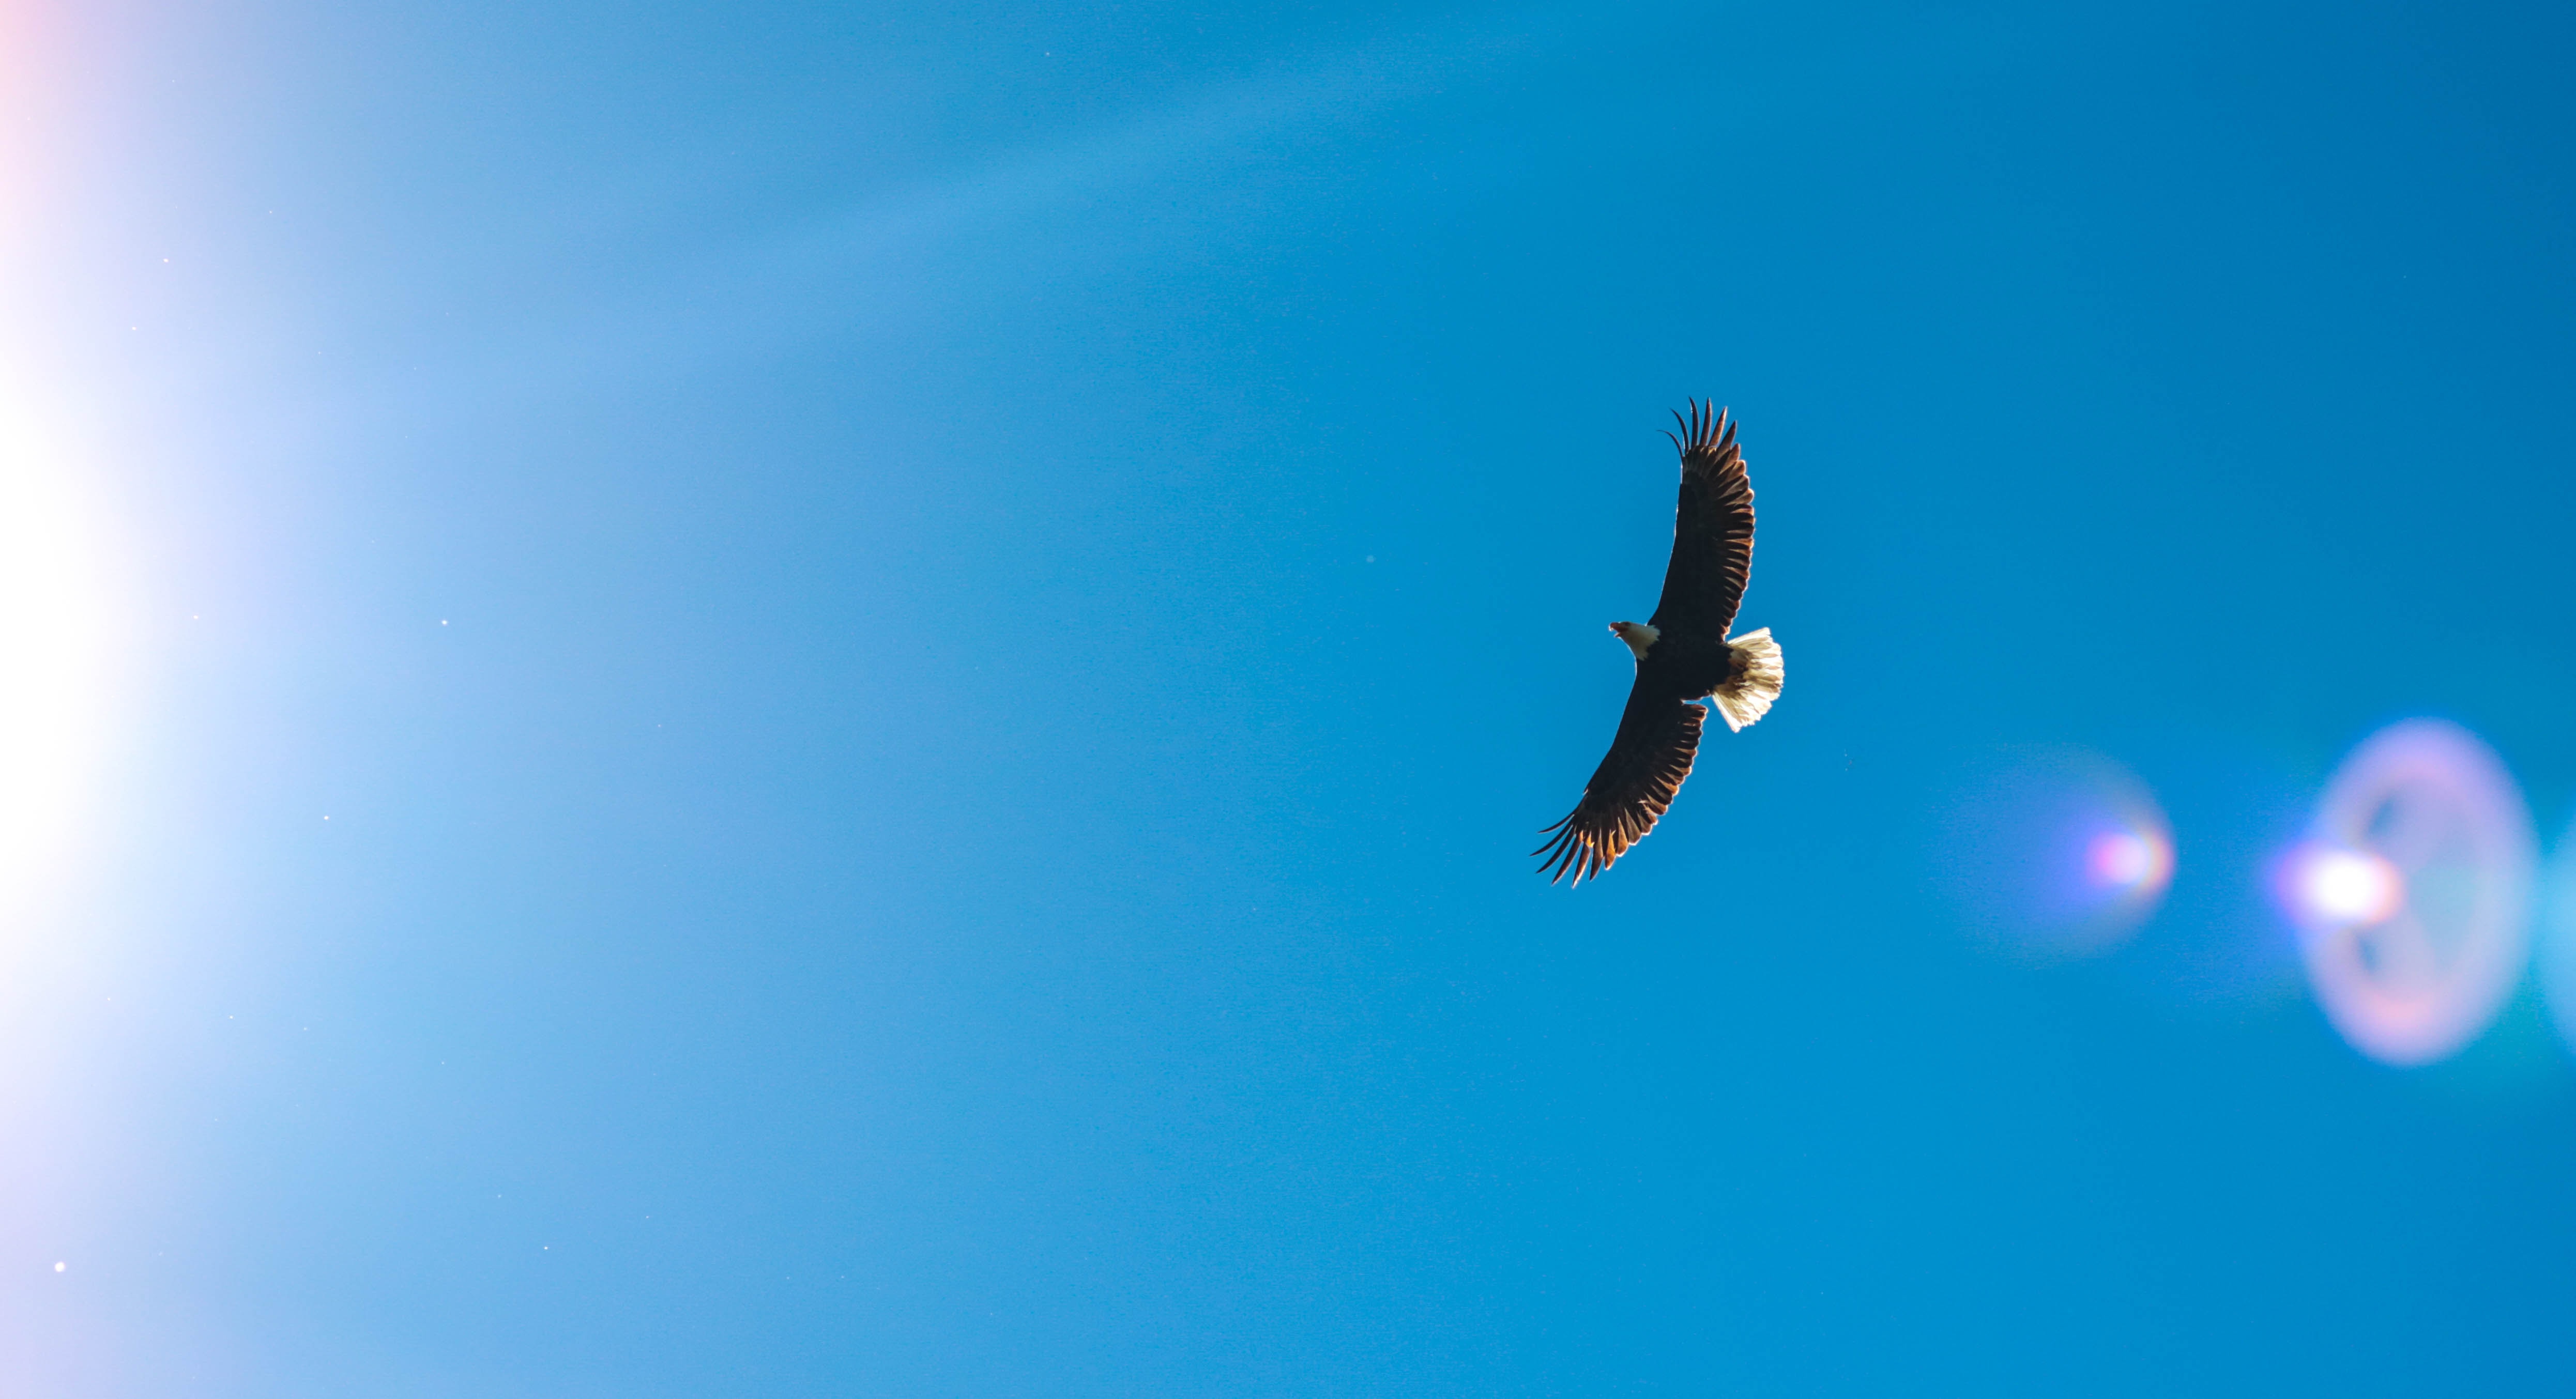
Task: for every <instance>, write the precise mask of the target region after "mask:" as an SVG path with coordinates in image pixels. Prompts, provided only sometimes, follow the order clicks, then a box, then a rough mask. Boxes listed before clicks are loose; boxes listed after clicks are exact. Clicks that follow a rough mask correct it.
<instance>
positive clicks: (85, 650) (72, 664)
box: [0, 442, 112, 911]
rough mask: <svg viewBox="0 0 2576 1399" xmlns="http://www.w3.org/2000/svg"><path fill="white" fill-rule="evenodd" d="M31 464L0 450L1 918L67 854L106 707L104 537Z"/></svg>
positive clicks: (69, 496)
mask: <svg viewBox="0 0 2576 1399" xmlns="http://www.w3.org/2000/svg"><path fill="white" fill-rule="evenodd" d="M34 455H35V454H34V453H33V452H30V451H29V450H27V449H26V448H25V447H24V446H23V445H21V444H19V443H14V442H12V443H6V444H0V911H8V910H11V909H14V908H16V907H17V906H18V905H20V904H21V903H22V902H23V901H24V900H25V899H26V897H27V896H29V895H30V894H31V893H33V892H34V891H35V888H36V885H37V884H38V882H39V881H40V879H41V877H42V876H43V875H45V874H46V873H48V872H49V871H53V870H56V869H59V868H60V867H61V865H62V863H63V861H64V859H65V858H66V856H67V855H68V854H69V853H70V851H69V844H70V840H71V837H72V834H73V832H74V830H75V828H76V827H77V825H78V822H79V818H80V816H81V813H82V809H83V808H84V807H85V806H86V805H87V803H86V801H85V800H84V798H85V797H86V796H87V795H88V793H89V789H90V787H91V786H92V785H93V783H94V775H95V765H96V762H97V759H98V758H99V756H100V753H101V743H100V740H101V739H102V737H103V736H104V735H103V732H102V730H103V727H104V722H105V711H106V710H107V708H108V706H109V703H110V700H111V696H110V694H109V693H108V689H109V686H108V684H107V670H108V659H109V653H110V650H111V646H110V635H111V632H112V618H111V615H110V614H111V609H110V608H109V607H108V605H107V601H106V589H105V587H104V582H105V579H104V576H103V575H104V572H105V570H104V569H103V568H102V566H101V556H100V551H99V549H98V547H97V538H96V535H95V532H94V531H93V529H92V528H91V527H90V520H89V518H88V515H87V512H85V511H84V510H82V509H81V508H80V502H79V501H78V500H77V499H76V498H75V496H74V494H73V492H71V491H70V490H69V489H67V487H66V482H65V481H64V480H63V479H62V477H61V476H60V475H58V474H56V473H53V472H50V471H48V470H46V469H44V468H43V467H41V466H39V465H38V464H36V462H34V461H33V460H31V458H32V457H33V456H34Z"/></svg>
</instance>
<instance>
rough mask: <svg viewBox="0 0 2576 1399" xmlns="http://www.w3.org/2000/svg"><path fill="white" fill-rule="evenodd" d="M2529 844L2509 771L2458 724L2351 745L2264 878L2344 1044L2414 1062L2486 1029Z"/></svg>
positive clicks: (2403, 730)
mask: <svg viewBox="0 0 2576 1399" xmlns="http://www.w3.org/2000/svg"><path fill="white" fill-rule="evenodd" d="M2537 845H2538V842H2537V840H2536V839H2535V837H2534V836H2533V834H2532V829H2531V816H2530V812H2529V809H2528V808H2527V807H2525V806H2524V804H2523V800H2522V793H2521V791H2520V789H2518V788H2517V787H2516V786H2515V785H2514V781H2513V777H2512V775H2511V774H2509V773H2507V772H2506V771H2505V768H2504V764H2503V763H2502V762H2500V761H2498V760H2497V758H2496V755H2495V753H2494V752H2493V751H2492V750H2490V749H2489V748H2488V747H2487V746H2486V745H2485V744H2484V743H2481V742H2479V741H2478V739H2477V738H2476V736H2474V735H2472V734H2471V733H2469V732H2468V731H2467V730H2466V729H2462V728H2460V727H2459V726H2457V725H2455V724H2447V723H2442V722H2440V721H2438V720H2431V719H2412V720H2408V721H2406V722H2404V723H2400V724H2394V725H2391V726H2390V727H2388V728H2386V729H2383V730H2381V731H2380V732H2378V733H2376V734H2373V735H2372V736H2371V737H2370V738H2369V739H2367V740H2365V741H2364V742H2363V743H2362V745H2361V746H2360V747H2358V748H2356V749H2354V750H2353V752H2352V754H2351V756H2349V757H2347V758H2346V759H2345V760H2344V763H2343V766H2342V767H2340V768H2339V769H2337V770H2336V772H2335V776H2334V779H2333V781H2331V782H2330V783H2328V784H2327V787H2326V791H2325V795H2324V796H2323V797H2322V798H2321V799H2320V800H2319V801H2318V804H2317V811H2316V816H2315V819H2314V821H2313V822H2312V824H2311V827H2310V832H2309V836H2308V838H2307V839H2306V840H2305V841H2303V842H2301V843H2300V844H2298V845H2297V846H2295V847H2293V848H2292V849H2291V850H2289V851H2288V852H2287V853H2286V854H2284V855H2283V856H2282V858H2281V859H2280V860H2279V861H2278V862H2277V863H2276V864H2275V866H2274V868H2273V872H2272V887H2273V893H2274V896H2275V898H2276V899H2277V900H2278V901H2279V903H2280V905H2281V907H2282V909H2283V910H2284V911H2285V912H2286V913H2287V914H2288V915H2289V918H2290V921H2291V922H2292V924H2293V925H2294V926H2296V927H2297V929H2298V930H2299V947H2300V953H2301V956H2302V958H2303V960H2304V961H2305V962H2306V964H2307V971H2308V984H2309V986H2310V987H2311V988H2312V989H2313V990H2314V991H2315V993H2316V997H2317V1002H2318V1004H2319V1005H2320V1006H2321V1007H2322V1008H2323V1009H2324V1011H2325V1013H2326V1018H2327V1019H2328V1020H2329V1021H2331V1022H2333V1024H2334V1027H2335V1029H2336V1030H2337V1031H2338V1032H2339V1033H2341V1034H2342V1035H2343V1037H2344V1038H2345V1039H2346V1040H2347V1041H2349V1042H2350V1043H2351V1044H2352V1046H2353V1047H2354V1048H2356V1049H2359V1050H2360V1051H2361V1052H2363V1053H2364V1054H2368V1055H2370V1056H2371V1057H2372V1058H2375V1059H2378V1060H2381V1061H2383V1062H2385V1063H2390V1064H2428V1063H2431V1062H2433V1061H2435V1060H2437V1059H2441V1058H2444V1057H2446V1056H2448V1055H2450V1054H2452V1053H2454V1052H2456V1051H2457V1050H2459V1049H2460V1048H2461V1047H2462V1046H2464V1045H2466V1044H2467V1043H2468V1042H2469V1041H2471V1040H2473V1039H2476V1038H2477V1037H2478V1035H2479V1034H2480V1033H2481V1032H2483V1031H2484V1030H2485V1029H2486V1027H2487V1026H2488V1024H2489V1023H2491V1022H2492V1021H2493V1020H2494V1019H2495V1016H2496V1013H2497V1012H2498V1011H2499V1010H2501V1009H2502V1008H2503V1006H2504V1002H2505V998H2506V997H2508V996H2509V995H2511V994H2512V992H2513V984H2514V982H2515V981H2516V980H2518V979H2519V978H2520V977H2521V975H2522V967H2523V962H2524V958H2525V955H2526V953H2527V951H2528V931H2527V929H2528V918H2529V914H2530V907H2531V889H2532V872H2533V867H2534V865H2535V863H2536V862H2537V858H2538V856H2537Z"/></svg>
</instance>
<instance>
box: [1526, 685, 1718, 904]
mask: <svg viewBox="0 0 2576 1399" xmlns="http://www.w3.org/2000/svg"><path fill="white" fill-rule="evenodd" d="M1707 716H1708V711H1707V710H1705V709H1702V708H1700V707H1699V706H1698V705H1696V704H1685V703H1683V702H1682V701H1681V700H1680V699H1678V698H1676V697H1674V695H1673V694H1672V692H1671V691H1670V690H1669V689H1667V688H1665V687H1663V686H1661V685H1658V684H1655V683H1653V682H1652V681H1651V680H1649V678H1648V677H1647V676H1645V675H1643V674H1641V675H1639V676H1638V683H1637V684H1636V685H1634V686H1632V687H1630V689H1629V691H1628V708H1627V710H1626V711H1625V712H1624V713H1622V714H1621V715H1620V716H1619V735H1618V737H1616V738H1613V739H1612V740H1610V752H1609V755H1608V756H1606V757H1604V758H1603V759H1602V760H1601V766H1600V767H1598V768H1595V769H1594V770H1593V773H1592V780H1591V781H1589V782H1586V783H1584V784H1583V800H1582V801H1580V802H1577V803H1575V806H1574V810H1572V811H1569V812H1567V813H1566V815H1565V819H1564V820H1562V821H1559V822H1557V823H1556V824H1555V825H1553V826H1550V827H1548V830H1550V831H1552V832H1554V833H1555V838H1554V839H1552V840H1550V841H1548V843H1547V844H1545V845H1543V846H1541V847H1539V848H1538V849H1537V850H1534V851H1532V852H1530V853H1531V854H1534V855H1539V856H1543V857H1545V859H1544V863H1542V864H1541V865H1540V866H1539V870H1540V872H1541V873H1543V874H1546V875H1547V876H1548V881H1547V882H1548V883H1550V884H1554V883H1555V882H1557V881H1558V880H1560V879H1563V878H1564V877H1565V876H1566V875H1568V874H1571V875H1573V876H1574V882H1575V883H1577V884H1580V883H1582V882H1583V881H1584V880H1585V879H1586V878H1589V877H1591V876H1594V875H1598V874H1600V873H1601V872H1602V871H1603V870H1606V869H1608V868H1610V864H1611V862H1612V861H1614V860H1616V859H1618V858H1619V857H1620V856H1621V855H1622V854H1625V853H1626V852H1627V849H1628V847H1629V846H1631V845H1634V844H1636V843H1637V842H1638V841H1640V840H1642V839H1644V838H1645V835H1646V832H1648V831H1651V830H1653V829H1654V828H1655V820H1656V818H1658V817H1660V816H1662V815H1663V814H1664V809H1665V808H1666V807H1669V806H1671V805H1672V804H1673V794H1674V793H1676V792H1679V791H1680V790H1681V789H1682V779H1683V778H1685V777H1688V776H1690V770H1691V758H1692V757H1693V756H1694V755H1696V754H1697V753H1698V752H1699V726H1700V723H1701V721H1702V720H1704V719H1705V718H1706V717H1707Z"/></svg>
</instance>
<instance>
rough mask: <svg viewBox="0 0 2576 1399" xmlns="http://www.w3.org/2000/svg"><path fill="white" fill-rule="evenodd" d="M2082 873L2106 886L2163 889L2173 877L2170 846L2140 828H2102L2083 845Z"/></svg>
mask: <svg viewBox="0 0 2576 1399" xmlns="http://www.w3.org/2000/svg"><path fill="white" fill-rule="evenodd" d="M2084 872H2085V873H2086V874H2087V875H2088V876H2090V877H2091V878H2092V880H2093V882H2094V883H2095V884H2098V885H2100V886H2102V887H2103V888H2106V889H2145V888H2149V887H2155V888H2162V887H2163V885H2164V883H2165V881H2166V880H2168V879H2171V878H2172V877H2173V847H2172V846H2171V845H2169V844H2167V843H2166V842H2165V841H2164V840H2163V839H2161V838H2160V837H2158V836H2155V835H2153V834H2150V833H2147V832H2143V831H2128V830H2118V831H2104V832H2102V833H2101V834H2099V835H2097V836H2095V837H2093V839H2092V841H2091V842H2089V843H2088V844H2087V845H2086V846H2085V848H2084Z"/></svg>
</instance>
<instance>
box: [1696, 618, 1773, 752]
mask: <svg viewBox="0 0 2576 1399" xmlns="http://www.w3.org/2000/svg"><path fill="white" fill-rule="evenodd" d="M1726 644H1727V645H1729V646H1732V647H1734V648H1735V649H1736V652H1737V654H1738V655H1740V656H1742V657H1743V662H1744V673H1743V674H1742V675H1739V676H1737V677H1736V678H1735V679H1733V680H1729V681H1727V682H1726V683H1725V684H1723V685H1720V686H1718V687H1717V693H1716V694H1714V695H1711V696H1709V698H1711V699H1713V700H1716V701H1717V712H1718V715H1719V716H1720V717H1721V718H1723V719H1725V720H1726V727H1727V728H1729V729H1730V730H1733V731H1735V732H1738V733H1740V732H1742V731H1743V729H1744V726H1745V725H1747V724H1750V723H1752V722H1753V721H1754V720H1756V719H1759V718H1761V717H1762V716H1763V715H1765V714H1768V713H1770V712H1771V701H1773V700H1775V699H1778V698H1780V680H1781V676H1782V671H1781V669H1780V643H1779V642H1776V641H1773V640H1772V639H1771V629H1770V628H1769V627H1764V628H1762V629H1761V630H1760V631H1749V632H1746V633H1745V634H1744V635H1742V636H1732V637H1728V638H1727V640H1726Z"/></svg>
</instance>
